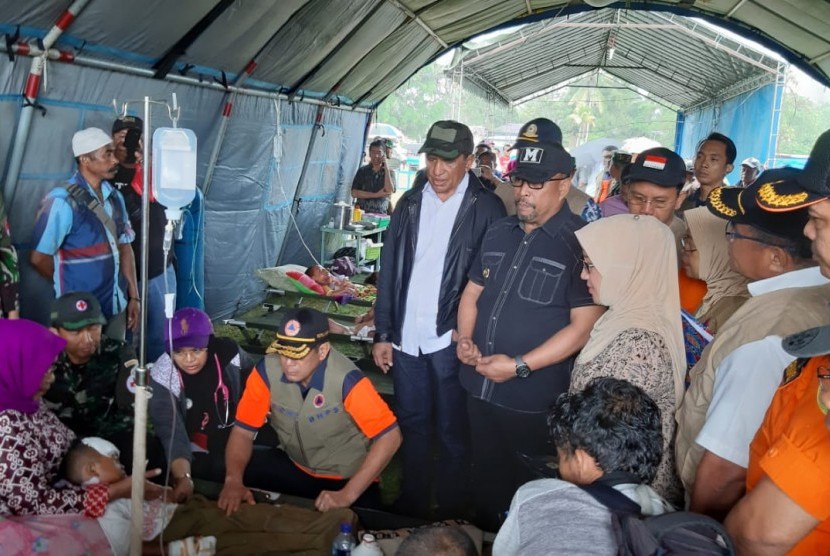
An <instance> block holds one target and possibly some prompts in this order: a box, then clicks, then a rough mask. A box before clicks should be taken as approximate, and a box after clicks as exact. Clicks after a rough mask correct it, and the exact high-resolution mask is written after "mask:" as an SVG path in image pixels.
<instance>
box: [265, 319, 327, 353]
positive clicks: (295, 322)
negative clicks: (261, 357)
mask: <svg viewBox="0 0 830 556" xmlns="http://www.w3.org/2000/svg"><path fill="white" fill-rule="evenodd" d="M328 338H329V321H328V319H327V318H326V315H324V314H323V313H321V312H320V311H318V310H316V309H309V308H307V307H300V308H297V309H291V310H290V311H288V312H287V313H286V314H285V318H283V320H282V322H281V323H280V327H279V330H277V338H276V340H274V341H273V342H272V343H271V345H270V346H268V350H267V352H268V353H278V354H280V355H282V356H284V357H288V358H289V359H302V358H303V357H305V356H306V355H308V354H309V352H310V351H311V350H312V349H313V348H315V347H317V346H319V345H320V344H322V343H325V342H328Z"/></svg>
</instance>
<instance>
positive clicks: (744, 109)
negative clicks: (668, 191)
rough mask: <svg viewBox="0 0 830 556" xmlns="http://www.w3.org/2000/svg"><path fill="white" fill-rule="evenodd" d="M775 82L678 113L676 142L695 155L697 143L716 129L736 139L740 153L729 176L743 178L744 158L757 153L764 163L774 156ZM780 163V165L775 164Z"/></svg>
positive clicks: (681, 150)
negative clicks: (724, 99) (772, 136)
mask: <svg viewBox="0 0 830 556" xmlns="http://www.w3.org/2000/svg"><path fill="white" fill-rule="evenodd" d="M775 87H776V85H775V84H772V83H771V84H768V85H764V86H763V87H761V88H759V89H755V90H753V91H749V92H746V93H743V94H740V95H738V96H736V97H733V98H731V99H728V100H726V101H724V102H722V103H714V104H709V105H706V106H704V107H702V108H700V109H696V110H692V111H688V112H685V113H682V114H678V125H677V132H678V137H677V139H676V145H677V146H678V148H677V152H679V153H680V154H681V156H683V158H694V156H695V152H696V150H697V145H698V143H699V142H700V141H701V140H702V139H704V138H705V137H706V136H707V135H709V134H710V133H711V132H713V131H719V132H720V133H723V134H724V135H726V136H728V137H729V138H730V139H732V141H734V142H735V146H736V147H737V149H738V156H737V157H736V158H735V164H734V166H735V167H734V169H733V170H732V172H731V173H730V174H729V175H728V176H727V180H729V183H737V182H738V180H739V179H740V172H741V161H742V160H744V159H745V158H748V157H750V156H754V157H755V158H757V159H759V160H760V161H761V162H763V163H765V164H771V163H772V162H773V160H774V157H775V152H774V150H773V149H774V145H773V146H772V147H773V149H770V136H771V135H773V134H777V128H778V122H777V120H776V119H775V118H777V114H778V112H777V111H776V110H775V104H776V102H780V98H781V96H780V94H779V95H778V96H777V97H776V94H775ZM776 165H779V166H780V164H776Z"/></svg>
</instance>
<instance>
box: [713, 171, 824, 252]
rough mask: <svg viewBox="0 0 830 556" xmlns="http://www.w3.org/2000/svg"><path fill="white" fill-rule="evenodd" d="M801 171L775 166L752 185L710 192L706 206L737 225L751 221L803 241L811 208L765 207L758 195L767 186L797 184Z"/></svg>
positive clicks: (784, 236) (773, 231) (774, 231)
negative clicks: (808, 212)
mask: <svg viewBox="0 0 830 556" xmlns="http://www.w3.org/2000/svg"><path fill="white" fill-rule="evenodd" d="M800 173H801V170H798V169H797V168H775V169H772V170H767V171H766V172H764V173H762V174H761V175H760V176H758V179H757V180H755V183H753V184H752V185H750V186H749V187H746V188H743V187H716V188H715V189H713V190H712V192H711V193H709V198H708V199H707V200H706V206H707V207H709V211H710V212H711V213H712V214H714V215H715V216H719V217H720V218H723V219H725V220H729V221H731V222H732V223H733V224H747V225H749V226H752V227H753V228H758V229H759V230H761V231H763V232H766V233H768V234H772V235H775V236H779V237H782V238H786V239H791V240H796V241H801V240H802V239H803V238H804V235H803V232H804V226H805V225H806V224H807V218H808V215H807V207H806V206H803V207H801V209H797V210H796V209H794V210H790V211H788V212H771V211H768V210H764V209H762V208H761V207H760V206H759V205H758V202H757V201H756V198H757V196H758V192H759V191H760V190H761V188H763V187H764V186H766V185H768V184H771V183H783V182H788V183H795V180H796V177H797V176H798V175H799V174H800Z"/></svg>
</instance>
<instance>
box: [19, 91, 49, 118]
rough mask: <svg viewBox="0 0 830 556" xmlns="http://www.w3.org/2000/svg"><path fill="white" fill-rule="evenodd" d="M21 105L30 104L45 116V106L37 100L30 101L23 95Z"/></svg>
mask: <svg viewBox="0 0 830 556" xmlns="http://www.w3.org/2000/svg"><path fill="white" fill-rule="evenodd" d="M23 106H31V107H32V108H35V109H37V110H40V113H41V116H46V107H45V106H43V105H42V104H40V103H39V102H38V101H35V102H32V101H31V100H29V97H27V96H26V95H23Z"/></svg>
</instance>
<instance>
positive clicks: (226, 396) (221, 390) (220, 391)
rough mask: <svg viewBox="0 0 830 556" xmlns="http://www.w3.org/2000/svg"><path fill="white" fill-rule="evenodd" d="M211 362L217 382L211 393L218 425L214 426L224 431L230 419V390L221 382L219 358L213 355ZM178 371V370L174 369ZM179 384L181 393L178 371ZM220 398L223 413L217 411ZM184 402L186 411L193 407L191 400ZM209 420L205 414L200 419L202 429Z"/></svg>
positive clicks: (180, 379) (182, 382) (181, 382)
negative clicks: (223, 406)
mask: <svg viewBox="0 0 830 556" xmlns="http://www.w3.org/2000/svg"><path fill="white" fill-rule="evenodd" d="M213 361H214V362H215V364H216V378H217V380H218V384H217V386H216V390H214V391H213V407H214V409H215V410H216V418H217V419H218V420H219V423H218V424H217V425H216V428H217V429H224V428H227V427H228V426H229V425H228V418H229V417H230V390H229V389H228V387H227V386H226V385H225V381H224V380H222V366H221V365H220V364H219V356H218V355H217V354H215V353H214V354H213ZM176 370H178V369H176ZM179 384H180V385H181V387H182V391H184V381H183V380H182V373H181V371H179ZM220 397H221V398H222V400H223V401H224V404H225V410H224V412H222V411H220V410H219V398H220ZM185 399H186V402H185V405H186V407H187V409H190V408H191V407H193V400H191V399H190V398H185ZM209 421H210V419H209V418H208V416H207V414H205V416H204V419H202V428H203V429H204V427H205V426H206V425H207V424H208V422H209Z"/></svg>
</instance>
